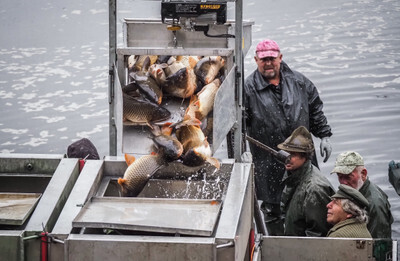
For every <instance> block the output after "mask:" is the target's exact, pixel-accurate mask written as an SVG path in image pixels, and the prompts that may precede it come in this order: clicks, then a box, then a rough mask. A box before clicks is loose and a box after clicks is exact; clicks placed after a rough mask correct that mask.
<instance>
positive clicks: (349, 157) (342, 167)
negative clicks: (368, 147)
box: [331, 151, 364, 174]
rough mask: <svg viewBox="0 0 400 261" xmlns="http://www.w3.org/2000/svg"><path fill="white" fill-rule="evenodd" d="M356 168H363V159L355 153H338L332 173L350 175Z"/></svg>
mask: <svg viewBox="0 0 400 261" xmlns="http://www.w3.org/2000/svg"><path fill="white" fill-rule="evenodd" d="M357 166H364V159H363V157H361V155H360V154H358V153H357V152H355V151H346V152H343V153H340V154H339V156H337V158H336V162H335V167H334V168H333V170H332V171H331V174H332V173H340V174H350V173H351V172H353V170H354V169H355V168H356V167H357Z"/></svg>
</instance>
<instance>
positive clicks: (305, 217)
mask: <svg viewBox="0 0 400 261" xmlns="http://www.w3.org/2000/svg"><path fill="white" fill-rule="evenodd" d="M278 148H279V149H282V150H285V151H287V152H289V153H290V156H291V158H290V162H287V163H286V165H285V168H286V172H285V175H284V177H283V181H282V183H283V184H284V185H285V187H284V190H283V193H282V200H281V207H282V213H283V214H284V223H285V226H284V235H285V236H298V237H302V236H308V237H324V236H326V233H327V232H328V230H329V228H330V225H329V224H328V223H327V221H326V208H325V206H326V204H328V202H329V201H330V196H331V195H333V194H334V193H335V190H334V189H333V187H332V185H331V183H330V182H329V180H328V179H327V178H326V177H325V176H324V175H322V174H321V172H320V171H319V169H318V168H317V167H315V166H314V165H313V164H312V163H311V157H312V155H313V153H314V145H313V142H312V137H311V134H310V133H309V132H308V130H307V129H306V128H305V127H304V126H300V127H298V128H297V129H295V130H294V131H293V133H292V135H290V137H289V138H287V139H286V140H285V141H284V142H283V143H281V144H279V145H278Z"/></svg>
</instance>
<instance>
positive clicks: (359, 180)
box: [356, 176, 364, 190]
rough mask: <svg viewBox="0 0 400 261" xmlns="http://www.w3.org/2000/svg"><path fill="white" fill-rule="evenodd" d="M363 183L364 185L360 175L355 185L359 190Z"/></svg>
mask: <svg viewBox="0 0 400 261" xmlns="http://www.w3.org/2000/svg"><path fill="white" fill-rule="evenodd" d="M363 185H364V181H363V180H362V178H361V176H360V178H359V179H358V180H357V187H356V189H357V190H359V189H360V188H361V187H362V186H363Z"/></svg>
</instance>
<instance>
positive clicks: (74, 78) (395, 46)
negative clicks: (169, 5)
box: [0, 0, 400, 237]
mask: <svg viewBox="0 0 400 261" xmlns="http://www.w3.org/2000/svg"><path fill="white" fill-rule="evenodd" d="M147 5H148V4H147V3H145V4H142V3H141V2H140V1H127V0H126V1H120V2H119V6H118V7H119V8H118V14H119V17H120V18H121V17H134V16H135V15H134V14H137V16H135V17H147V16H148V15H149V14H151V12H152V8H147V7H148V6H147ZM142 7H144V8H142ZM138 10H140V12H139V13H137V11H138ZM135 11H136V12H135ZM0 14H1V15H0V33H1V35H2V37H1V38H0V101H1V102H0V111H1V117H0V152H1V153H9V152H11V153H57V154H58V153H65V152H66V148H67V146H68V145H69V144H70V143H72V142H73V141H75V140H77V139H80V138H82V137H87V138H89V139H91V140H92V141H93V143H94V144H95V145H96V147H97V149H98V151H99V154H100V155H101V156H105V155H107V154H108V102H107V84H108V83H107V72H108V2H107V1H91V2H90V4H89V3H86V2H82V1H77V0H71V1H63V2H60V1H56V2H52V1H45V0H38V1H34V2H29V1H21V0H16V1H2V2H1V3H0ZM244 17H245V19H250V20H252V21H254V22H255V25H254V26H253V46H252V47H251V48H250V51H249V53H248V55H247V56H246V58H245V74H246V75H248V74H250V73H251V72H252V71H253V70H254V69H255V63H254V60H253V53H254V49H255V45H256V44H257V43H258V42H259V41H260V40H262V39H264V38H272V39H274V40H276V41H277V42H278V44H279V45H280V46H281V49H282V53H283V59H284V60H285V61H286V62H287V63H288V64H289V65H290V66H291V67H292V68H293V69H296V70H298V71H300V72H303V73H304V74H305V75H306V76H307V77H309V78H310V79H311V80H312V81H313V82H314V83H315V85H316V86H317V87H318V89H319V91H320V95H321V98H322V99H323V101H324V111H325V114H326V115H327V117H328V121H329V124H330V125H331V127H332V129H333V136H332V138H331V142H332V144H333V149H334V150H333V154H332V156H331V158H330V159H329V161H328V162H327V163H321V164H320V167H321V170H322V172H323V173H325V174H326V175H328V176H329V179H330V180H331V182H332V183H333V184H334V186H335V187H337V185H338V183H337V180H336V177H335V176H330V175H329V172H330V170H331V169H332V168H333V165H334V161H335V158H336V156H337V155H338V154H339V153H340V152H343V151H346V150H356V151H358V152H359V153H361V154H362V155H363V156H364V159H365V162H366V167H367V169H368V173H369V177H370V179H371V180H372V181H373V182H375V183H377V184H378V185H379V186H380V187H381V188H382V189H383V190H384V191H385V192H386V193H387V194H388V195H389V198H390V202H391V204H392V212H393V216H394V218H395V224H394V226H393V232H394V234H393V236H394V237H399V234H400V228H399V213H400V204H399V203H398V202H399V198H398V196H397V194H395V193H394V191H393V188H392V187H391V185H390V184H389V182H388V181H387V164H388V162H389V161H390V160H392V159H394V160H397V161H400V156H399V155H400V153H399V148H400V138H399V137H400V103H399V98H400V87H399V84H400V64H399V63H400V56H399V53H400V38H399V35H400V23H399V21H400V2H399V1H397V0H386V1H378V0H364V1H350V2H349V1H344V0H337V1H327V0H322V1H321V0H319V1H318V0H308V1H306V2H304V1H303V2H301V3H300V2H298V1H295V0H283V1H272V0H249V1H247V0H246V1H245V3H244ZM119 30H120V28H119ZM119 36H120V37H121V33H119ZM316 144H317V153H318V154H319V149H318V147H319V140H316ZM320 162H321V161H320Z"/></svg>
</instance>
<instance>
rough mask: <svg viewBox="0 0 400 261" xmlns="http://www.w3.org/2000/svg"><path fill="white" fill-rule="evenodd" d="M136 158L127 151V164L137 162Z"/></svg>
mask: <svg viewBox="0 0 400 261" xmlns="http://www.w3.org/2000/svg"><path fill="white" fill-rule="evenodd" d="M135 160H136V158H135V156H133V155H129V154H126V153H125V161H126V164H128V166H129V165H131V164H132V163H133V162H135Z"/></svg>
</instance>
